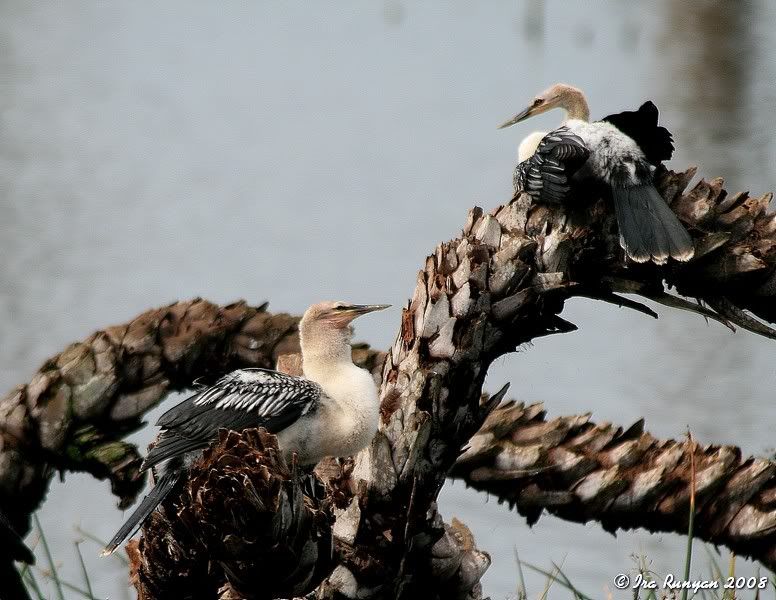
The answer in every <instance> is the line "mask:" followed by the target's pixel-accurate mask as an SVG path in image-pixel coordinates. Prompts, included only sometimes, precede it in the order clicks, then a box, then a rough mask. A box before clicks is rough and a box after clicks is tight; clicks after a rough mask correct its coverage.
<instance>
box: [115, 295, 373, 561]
mask: <svg viewBox="0 0 776 600" xmlns="http://www.w3.org/2000/svg"><path fill="white" fill-rule="evenodd" d="M384 308H388V305H387V304H367V305H359V304H346V303H344V302H321V303H320V304H315V305H313V306H311V307H310V308H308V309H307V311H306V312H305V313H304V316H303V317H302V320H301V321H300V323H299V338H300V345H301V349H302V370H303V373H304V377H294V376H292V375H286V374H285V373H280V372H278V371H271V370H268V369H258V368H253V369H239V370H237V371H233V372H232V373H229V374H228V375H225V376H224V377H222V378H221V379H219V380H218V381H217V382H216V383H215V384H214V385H213V386H211V387H206V388H203V389H201V390H199V391H198V392H197V393H195V394H194V395H193V396H191V397H189V398H187V399H186V400H184V401H183V402H181V403H180V404H178V405H177V406H174V407H173V408H171V409H170V410H168V411H167V412H166V413H164V414H163V415H162V416H161V417H160V418H159V420H158V421H157V423H156V424H157V425H158V426H159V427H161V428H162V431H161V433H160V434H159V437H158V438H157V441H156V445H155V446H154V447H153V448H152V449H151V451H150V452H149V453H148V456H147V457H146V459H145V461H144V462H143V464H142V466H141V470H146V469H149V468H151V467H155V466H156V465H160V464H163V468H162V474H161V476H160V477H159V479H158V480H157V481H156V485H155V486H154V487H153V489H152V490H151V491H150V492H149V493H148V495H147V496H146V497H145V498H144V499H143V501H142V502H141V503H140V505H139V506H138V507H137V508H136V509H135V512H134V513H132V515H131V516H130V517H129V519H127V521H126V523H124V525H123V526H122V527H121V529H119V531H118V532H117V533H116V535H115V536H114V537H113V539H112V540H111V541H110V543H109V544H108V545H107V546H106V547H105V550H104V551H103V555H106V554H110V553H111V552H113V551H114V550H115V549H116V548H117V547H118V545H119V544H120V543H121V542H122V541H124V540H125V539H126V538H127V537H129V536H130V535H132V534H133V533H134V532H135V531H136V530H137V529H138V528H139V527H140V526H141V525H142V524H143V522H144V521H145V520H146V518H148V516H149V515H150V514H151V513H152V512H153V510H154V509H155V508H156V507H157V506H158V505H159V504H160V503H161V502H162V500H164V498H165V497H166V496H167V495H168V494H169V493H170V492H171V491H172V490H173V488H174V487H175V485H176V484H177V483H178V481H180V480H181V479H183V477H184V476H185V474H186V472H187V470H188V468H189V466H190V465H191V464H192V463H193V462H194V461H195V460H196V459H197V457H199V455H200V453H201V451H202V450H203V449H205V448H207V447H208V446H209V445H210V443H211V442H213V441H215V440H216V439H217V436H218V431H219V430H220V429H231V430H236V431H240V430H242V429H247V428H250V427H264V428H266V429H267V430H268V431H269V432H271V433H274V434H276V435H277V437H278V445H279V447H280V449H281V451H282V452H283V453H284V455H285V456H286V457H287V458H289V459H290V458H291V455H292V454H294V453H296V456H297V461H298V463H299V464H301V465H314V464H316V463H317V462H319V461H320V460H321V459H322V458H325V457H342V456H350V455H352V454H355V453H357V452H358V451H359V450H361V449H362V448H365V447H366V446H367V445H369V443H370V442H371V441H372V438H373V437H374V434H375V432H376V431H377V424H378V416H379V411H380V403H379V400H378V395H377V386H376V384H375V382H374V379H373V378H372V375H371V374H370V373H369V372H368V371H366V370H365V369H362V368H360V367H357V366H356V365H354V364H353V360H352V358H351V347H350V340H351V338H352V335H353V329H352V327H351V325H350V323H351V321H353V319H355V318H356V317H358V316H360V315H364V314H367V313H370V312H374V311H377V310H383V309H384Z"/></svg>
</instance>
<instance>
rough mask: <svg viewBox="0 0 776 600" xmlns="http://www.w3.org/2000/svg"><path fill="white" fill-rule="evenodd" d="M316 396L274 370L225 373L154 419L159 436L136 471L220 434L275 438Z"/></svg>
mask: <svg viewBox="0 0 776 600" xmlns="http://www.w3.org/2000/svg"><path fill="white" fill-rule="evenodd" d="M321 393H322V391H321V388H320V387H319V386H318V385H317V384H316V383H314V382H312V381H310V380H308V379H303V378H301V377H294V376H292V375H286V374H284V373H278V372H277V371H269V370H267V369H241V370H239V371H234V372H232V373H229V374H228V375H225V376H224V377H222V378H221V379H219V380H218V381H217V382H216V383H215V384H214V385H212V386H211V387H208V388H203V389H201V390H199V391H198V392H197V393H196V394H194V395H193V396H190V397H189V398H187V399H186V400H184V401H183V402H181V403H180V404H177V405H176V406H173V407H172V408H171V409H170V410H168V411H167V412H166V413H164V414H163V415H162V416H161V417H159V420H158V421H157V422H156V424H157V425H158V426H159V427H161V428H162V432H161V434H159V437H158V439H157V441H156V445H155V446H154V447H153V448H152V449H151V451H150V452H149V453H148V456H147V457H146V459H145V461H144V462H143V465H142V467H141V468H142V469H144V470H145V469H148V468H150V467H152V466H154V465H156V464H159V463H161V462H163V461H165V460H168V459H170V458H175V457H180V456H183V455H185V454H186V453H188V452H191V451H194V450H202V449H204V448H206V447H207V446H208V445H209V444H210V443H211V442H212V441H213V439H214V438H215V436H216V434H217V433H218V430H219V429H231V430H234V431H240V430H242V429H246V428H248V427H259V426H261V427H266V428H267V430H268V431H271V432H272V433H278V432H279V431H282V430H283V429H285V428H286V427H288V426H289V425H290V424H291V423H293V422H294V421H296V420H297V419H298V418H299V417H300V416H302V415H304V414H305V413H306V412H307V411H309V410H310V408H312V406H313V405H314V404H315V402H317V400H318V399H319V398H320V396H321Z"/></svg>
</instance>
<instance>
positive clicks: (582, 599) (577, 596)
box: [552, 563, 593, 600]
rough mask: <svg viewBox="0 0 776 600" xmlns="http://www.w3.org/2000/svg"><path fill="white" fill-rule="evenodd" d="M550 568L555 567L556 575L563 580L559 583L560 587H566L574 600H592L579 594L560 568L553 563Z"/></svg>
mask: <svg viewBox="0 0 776 600" xmlns="http://www.w3.org/2000/svg"><path fill="white" fill-rule="evenodd" d="M552 566H553V567H555V570H556V571H557V572H558V575H560V576H561V577H562V578H563V581H559V583H560V584H561V585H564V583H565V585H566V587H567V588H568V589H569V590H571V593H572V594H574V599H575V600H593V599H592V598H591V597H590V596H588V595H586V594H583V593H582V592H580V591H579V590H578V589H577V588H576V587H575V586H574V584H573V583H571V580H570V579H569V578H568V577H566V574H565V573H564V572H563V570H562V569H561V568H560V566H558V565H556V564H555V563H552Z"/></svg>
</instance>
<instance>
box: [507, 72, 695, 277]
mask: <svg viewBox="0 0 776 600" xmlns="http://www.w3.org/2000/svg"><path fill="white" fill-rule="evenodd" d="M553 108H561V109H563V110H564V111H565V112H566V118H565V119H564V121H563V123H562V125H561V126H560V127H558V128H557V129H554V130H553V131H550V132H548V133H547V134H546V135H543V136H541V133H542V132H536V133H533V134H531V135H530V136H529V137H528V138H526V139H525V140H523V143H522V144H521V145H520V152H519V158H520V162H519V164H518V165H517V167H516V169H515V175H514V185H515V191H525V192H527V193H528V194H530V195H531V197H533V198H534V199H535V200H538V201H542V202H554V203H563V202H565V201H566V198H567V196H568V193H569V191H570V189H571V184H572V182H586V183H594V184H601V185H603V187H604V188H606V189H608V190H609V192H610V194H611V197H612V201H613V203H614V210H615V215H616V217H617V224H618V227H619V230H620V245H621V246H622V247H623V248H624V249H625V253H626V254H627V255H628V257H630V258H631V259H632V260H634V261H636V262H647V261H650V260H651V261H653V262H655V263H658V264H663V263H665V262H666V260H667V259H668V258H669V257H670V258H673V259H676V260H680V261H687V260H689V259H690V258H692V256H693V253H694V248H693V244H692V239H691V238H690V235H689V234H688V233H687V230H686V229H685V228H684V226H683V225H682V223H681V222H680V221H679V219H678V218H677V216H676V215H675V214H674V212H673V211H672V210H671V209H670V208H669V206H668V205H667V204H666V202H665V200H663V197H662V196H661V195H660V193H659V192H658V191H657V189H656V188H655V186H654V184H653V173H654V171H655V167H657V166H658V165H659V164H660V163H661V162H662V161H664V160H668V159H669V158H671V155H672V154H673V150H674V145H673V140H672V137H671V134H670V133H669V132H668V130H667V129H666V128H665V127H661V126H659V125H658V124H657V121H658V110H657V107H656V106H655V105H654V104H653V103H652V102H645V103H644V104H642V105H641V107H640V108H639V109H638V110H637V111H625V112H621V113H618V114H615V115H610V116H608V117H604V118H603V119H602V120H600V121H595V122H593V123H590V109H589V108H588V104H587V100H586V99H585V96H584V94H583V93H582V92H581V91H580V90H578V89H577V88H574V87H572V86H570V85H566V84H563V83H558V84H555V85H553V86H552V87H551V88H549V89H548V90H546V91H544V92H542V93H541V94H539V95H538V96H536V98H534V100H533V102H531V104H530V105H529V106H528V107H527V108H525V109H524V110H523V111H521V112H520V113H518V114H517V115H515V116H514V117H513V118H511V119H510V120H508V121H507V122H505V123H503V124H502V125H501V126H500V127H499V128H500V129H502V128H504V127H509V126H511V125H514V124H515V123H519V122H520V121H523V120H525V119H527V118H529V117H532V116H534V115H538V114H541V113H543V112H546V111H548V110H550V109H553ZM539 136H541V137H539Z"/></svg>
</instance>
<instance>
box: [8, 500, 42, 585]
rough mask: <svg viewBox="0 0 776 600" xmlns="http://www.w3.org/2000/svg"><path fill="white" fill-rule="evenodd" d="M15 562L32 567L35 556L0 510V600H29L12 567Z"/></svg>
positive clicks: (17, 574) (20, 579)
mask: <svg viewBox="0 0 776 600" xmlns="http://www.w3.org/2000/svg"><path fill="white" fill-rule="evenodd" d="M17 561H18V562H24V563H27V564H29V565H32V564H34V563H35V556H34V555H33V554H32V551H31V550H30V549H29V548H28V547H27V546H25V545H24V542H23V541H22V538H21V537H20V536H19V534H18V533H16V530H15V529H14V528H13V525H11V522H10V521H9V520H8V518H7V517H6V516H5V514H4V513H3V511H2V510H0V600H29V597H30V596H29V594H28V593H27V589H26V588H25V587H24V582H23V581H22V578H21V576H20V575H19V572H18V571H17V570H16V567H15V565H14V562H17Z"/></svg>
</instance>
